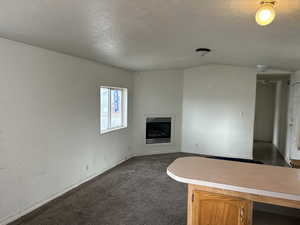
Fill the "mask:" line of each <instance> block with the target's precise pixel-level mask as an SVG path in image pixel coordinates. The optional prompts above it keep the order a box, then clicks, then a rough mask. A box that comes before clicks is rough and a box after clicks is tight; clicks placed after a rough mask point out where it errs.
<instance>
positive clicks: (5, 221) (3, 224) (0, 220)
mask: <svg viewBox="0 0 300 225" xmlns="http://www.w3.org/2000/svg"><path fill="white" fill-rule="evenodd" d="M131 157H133V156H130V157H129V156H127V157H126V158H125V159H123V160H120V161H118V162H116V163H114V164H113V165H111V166H109V167H106V168H104V169H103V170H102V171H100V172H97V173H94V174H92V175H91V176H89V177H87V178H85V179H83V180H80V181H79V182H77V183H75V184H73V185H71V186H69V187H66V188H65V189H64V190H63V191H61V192H59V193H56V194H53V195H51V196H49V197H47V198H46V199H45V200H42V201H40V202H37V203H35V204H34V205H32V206H30V207H29V208H26V209H23V210H22V211H20V212H16V213H15V214H13V215H10V216H8V217H5V218H0V225H6V224H8V223H10V222H13V221H15V220H17V219H19V218H20V217H22V216H24V215H26V214H28V213H30V212H32V211H34V210H35V209H37V208H39V207H41V206H43V205H45V204H46V203H48V202H50V201H52V200H54V199H56V198H58V197H59V196H62V195H63V194H65V193H67V192H68V191H70V190H72V189H74V188H76V187H78V186H79V185H81V184H83V183H85V182H87V181H89V180H91V179H93V178H95V177H97V176H99V175H101V174H103V173H105V172H106V171H108V170H110V169H112V168H114V167H116V166H118V165H120V164H121V163H123V162H124V161H127V160H128V159H130V158H131Z"/></svg>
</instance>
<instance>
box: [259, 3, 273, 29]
mask: <svg viewBox="0 0 300 225" xmlns="http://www.w3.org/2000/svg"><path fill="white" fill-rule="evenodd" d="M275 4H276V2H275V1H262V2H261V3H260V5H261V6H260V8H259V9H258V10H257V12H256V15H255V20H256V23H258V24H259V25H261V26H266V25H269V24H270V23H272V22H273V20H274V19H275V16H276V12H275V10H274V6H275Z"/></svg>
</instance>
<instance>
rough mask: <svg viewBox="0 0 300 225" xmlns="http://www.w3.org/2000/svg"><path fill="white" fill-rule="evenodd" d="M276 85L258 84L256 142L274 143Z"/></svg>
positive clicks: (255, 124)
mask: <svg viewBox="0 0 300 225" xmlns="http://www.w3.org/2000/svg"><path fill="white" fill-rule="evenodd" d="M275 93H276V83H266V84H263V83H261V82H260V81H259V82H257V87H256V103H255V122H254V140H255V141H266V142H272V141H273V127H274V115H275Z"/></svg>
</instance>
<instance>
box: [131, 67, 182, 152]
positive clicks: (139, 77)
mask: <svg viewBox="0 0 300 225" xmlns="http://www.w3.org/2000/svg"><path fill="white" fill-rule="evenodd" d="M182 77H183V71H181V70H161V71H149V72H139V73H136V74H135V76H134V102H133V105H134V108H133V149H132V154H134V155H146V154H156V153H168V152H179V151H180V143H181V106H182ZM147 115H154V116H172V117H174V118H175V133H174V134H175V135H174V139H173V140H172V144H154V145H153V144H152V145H146V144H145V131H146V127H145V118H146V117H147Z"/></svg>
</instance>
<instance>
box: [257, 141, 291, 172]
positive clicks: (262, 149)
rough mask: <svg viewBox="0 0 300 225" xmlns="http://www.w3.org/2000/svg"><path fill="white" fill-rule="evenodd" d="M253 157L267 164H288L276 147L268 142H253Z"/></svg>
mask: <svg viewBox="0 0 300 225" xmlns="http://www.w3.org/2000/svg"><path fill="white" fill-rule="evenodd" d="M253 159H254V160H257V161H261V162H263V163H265V164H268V165H274V166H288V164H287V163H286V162H285V160H284V158H283V157H282V155H281V154H280V152H279V151H278V149H277V148H276V147H275V146H274V145H273V144H272V143H268V142H254V144H253Z"/></svg>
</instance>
